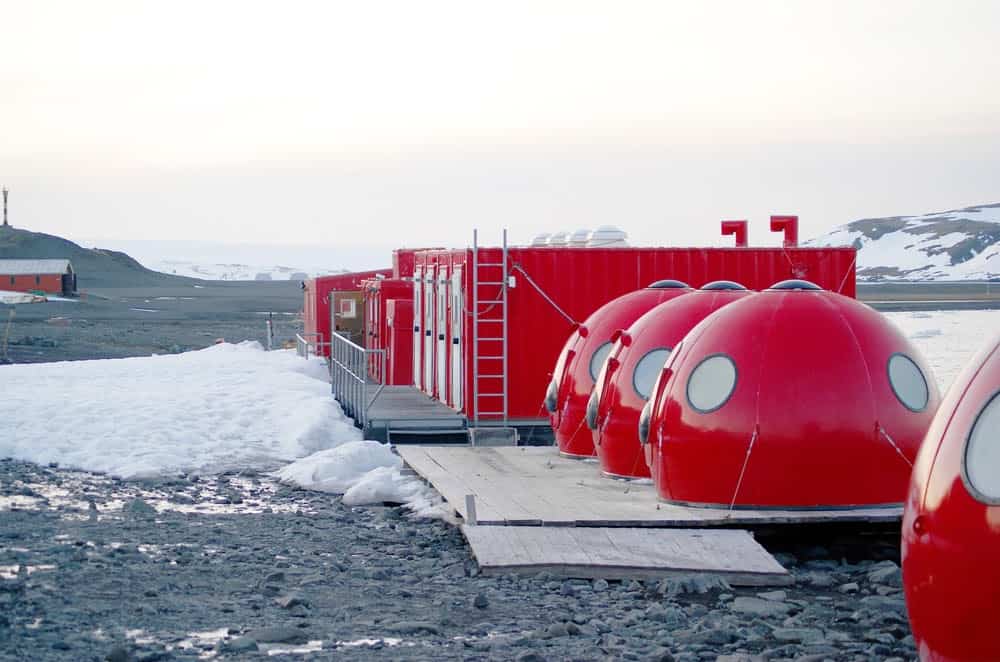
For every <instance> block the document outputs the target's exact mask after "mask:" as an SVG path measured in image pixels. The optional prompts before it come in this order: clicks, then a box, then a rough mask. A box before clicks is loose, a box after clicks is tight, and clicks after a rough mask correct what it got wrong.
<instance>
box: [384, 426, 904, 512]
mask: <svg viewBox="0 0 1000 662" xmlns="http://www.w3.org/2000/svg"><path fill="white" fill-rule="evenodd" d="M397 450H398V452H399V454H400V455H401V456H402V458H403V459H404V460H405V461H406V463H407V464H408V465H409V466H410V467H411V468H412V469H413V470H414V471H415V472H416V473H418V474H419V475H420V476H421V477H423V478H424V479H425V480H427V481H428V482H430V483H431V484H432V485H433V486H434V487H435V488H436V489H437V491H438V492H440V493H441V495H442V496H443V497H444V498H445V499H446V500H447V501H448V502H449V503H450V504H451V505H452V507H454V508H455V509H456V510H457V511H458V513H459V514H460V515H461V516H462V517H463V518H466V519H468V512H467V510H466V495H470V494H471V495H474V497H475V509H476V519H477V521H478V523H479V524H480V525H535V526H540V525H545V526H598V527H680V528H691V527H753V526H763V525H771V524H801V523H820V522H869V523H871V522H876V523H883V522H890V523H891V522H898V521H899V520H900V518H901V517H902V506H898V507H887V508H863V509H853V510H744V509H738V510H732V511H730V510H728V509H723V508H696V507H686V506H679V505H673V504H666V503H661V502H659V501H658V500H657V498H656V493H655V489H654V487H653V486H652V485H650V484H636V483H635V482H625V481H617V480H612V479H610V478H605V477H604V476H602V475H601V472H600V469H599V466H598V465H597V464H596V463H595V462H588V461H581V460H571V459H567V458H563V457H561V456H560V455H559V454H558V452H557V450H556V449H555V448H554V447H541V448H538V447H534V448H532V447H506V448H503V447H500V448H475V447H450V448H449V447H440V446H437V447H435V446H419V447H416V446H411V447H399V448H398V449H397Z"/></svg>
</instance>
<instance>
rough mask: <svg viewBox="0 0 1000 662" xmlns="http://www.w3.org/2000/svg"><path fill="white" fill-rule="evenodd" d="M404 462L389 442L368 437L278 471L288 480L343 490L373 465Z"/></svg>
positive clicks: (313, 487) (319, 489)
mask: <svg viewBox="0 0 1000 662" xmlns="http://www.w3.org/2000/svg"><path fill="white" fill-rule="evenodd" d="M402 466H403V461H402V459H400V457H399V456H398V455H396V454H394V453H393V452H392V449H391V448H390V447H389V445H388V444H380V443H379V442H377V441H368V440H365V441H355V442H352V443H347V444H343V445H341V446H338V447H337V448H332V449H329V450H323V451H319V452H317V453H313V454H312V455H310V456H308V457H304V458H302V459H300V460H297V461H295V462H293V463H292V464H290V465H288V466H286V467H282V468H281V469H279V470H278V471H276V472H275V474H274V475H275V476H276V477H277V478H278V479H279V480H281V481H282V482H284V483H290V484H293V485H298V486H299V487H304V488H306V489H309V490H316V491H317V492H331V493H333V494H343V493H344V492H346V491H348V490H349V489H351V488H352V487H353V486H354V485H355V484H356V483H357V482H358V481H359V480H360V479H361V478H362V477H363V476H365V475H366V474H367V473H368V472H369V471H372V470H373V469H378V468H391V469H398V468H400V467H402Z"/></svg>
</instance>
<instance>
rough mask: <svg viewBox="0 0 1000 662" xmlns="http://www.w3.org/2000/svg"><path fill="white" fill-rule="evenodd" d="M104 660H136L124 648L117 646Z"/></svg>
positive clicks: (125, 661)
mask: <svg viewBox="0 0 1000 662" xmlns="http://www.w3.org/2000/svg"><path fill="white" fill-rule="evenodd" d="M104 659H105V660H107V662H132V661H133V660H134V659H135V658H133V657H132V654H131V653H129V651H128V650H127V649H126V648H125V647H124V646H115V647H114V648H112V649H111V652H109V653H108V654H107V656H105V658H104Z"/></svg>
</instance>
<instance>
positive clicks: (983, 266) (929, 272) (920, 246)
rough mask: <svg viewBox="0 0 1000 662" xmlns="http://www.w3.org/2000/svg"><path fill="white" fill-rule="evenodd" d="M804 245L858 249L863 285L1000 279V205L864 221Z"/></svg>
mask: <svg viewBox="0 0 1000 662" xmlns="http://www.w3.org/2000/svg"><path fill="white" fill-rule="evenodd" d="M805 245H807V246H845V245H853V246H855V247H856V248H858V265H857V269H858V279H859V280H986V279H993V278H1000V203H996V204H991V205H980V206H977V207H966V208H964V209H953V210H951V211H943V212H937V213H933V214H925V215H923V216H889V217H886V218H863V219H861V220H858V221H853V222H851V223H848V224H847V225H842V226H840V227H838V228H836V229H834V230H833V231H832V232H829V233H828V234H825V235H822V236H820V237H817V238H816V239H812V240H810V241H808V242H805Z"/></svg>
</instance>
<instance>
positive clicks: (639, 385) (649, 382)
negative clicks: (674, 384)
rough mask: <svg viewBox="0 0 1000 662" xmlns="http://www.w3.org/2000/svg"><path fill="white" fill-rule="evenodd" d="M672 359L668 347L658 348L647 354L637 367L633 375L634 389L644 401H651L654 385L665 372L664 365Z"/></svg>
mask: <svg viewBox="0 0 1000 662" xmlns="http://www.w3.org/2000/svg"><path fill="white" fill-rule="evenodd" d="M669 358H670V350H669V349H668V348H666V347H658V348H656V349H654V350H651V351H649V352H647V353H646V355H645V356H643V357H642V358H641V359H639V362H638V363H637V364H636V365H635V372H633V373H632V388H634V389H635V392H636V393H638V394H639V397H640V398H642V399H643V400H649V396H650V394H651V393H652V392H653V384H654V383H655V382H656V377H657V375H659V374H660V371H661V370H663V365H664V364H665V363H666V362H667V359H669Z"/></svg>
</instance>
